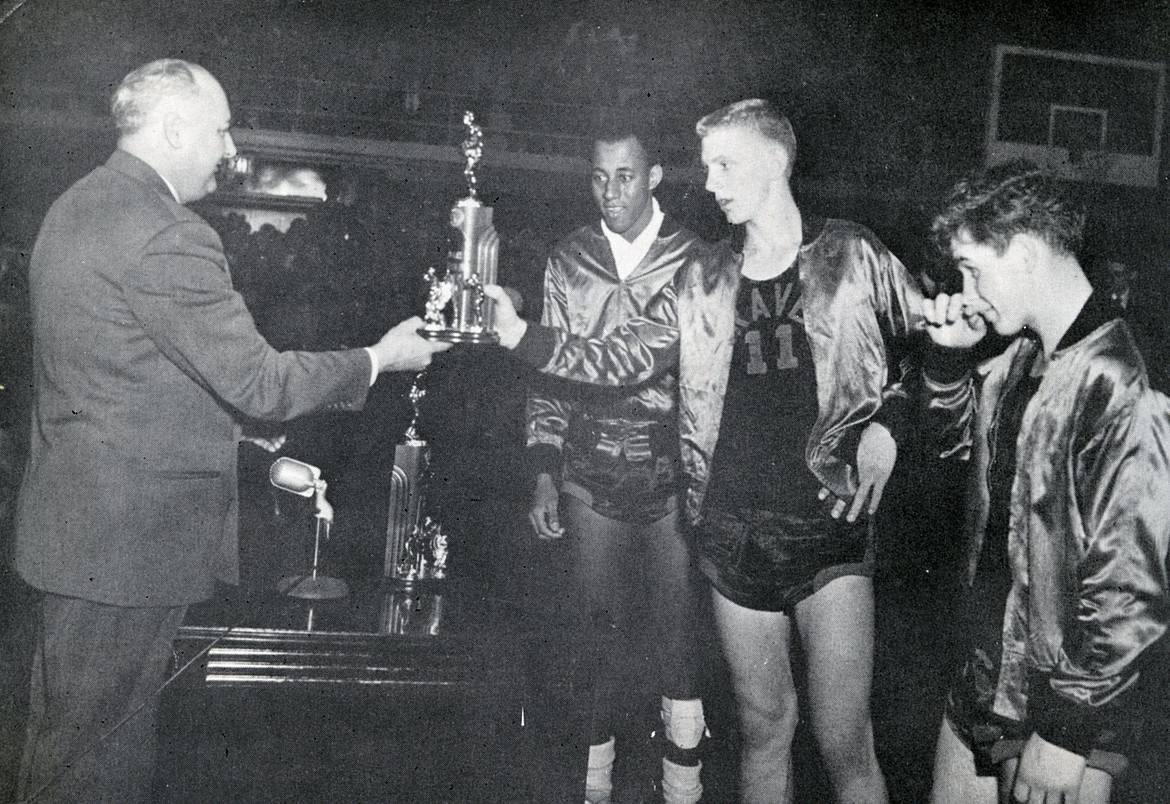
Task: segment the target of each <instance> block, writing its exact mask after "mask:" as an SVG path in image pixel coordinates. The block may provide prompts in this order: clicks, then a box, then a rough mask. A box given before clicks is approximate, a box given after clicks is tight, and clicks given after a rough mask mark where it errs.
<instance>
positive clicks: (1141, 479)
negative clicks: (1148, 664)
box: [924, 319, 1170, 755]
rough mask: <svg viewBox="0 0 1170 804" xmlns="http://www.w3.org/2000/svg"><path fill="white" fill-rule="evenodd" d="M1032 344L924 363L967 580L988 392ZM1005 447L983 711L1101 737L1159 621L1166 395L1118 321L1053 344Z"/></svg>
mask: <svg viewBox="0 0 1170 804" xmlns="http://www.w3.org/2000/svg"><path fill="white" fill-rule="evenodd" d="M1066 339H1067V336H1066ZM1038 348H1039V347H1038V345H1037V343H1036V342H1035V341H1034V340H1032V339H1031V338H1028V337H1021V338H1018V339H1017V340H1016V341H1014V342H1013V343H1012V344H1011V346H1009V347H1008V349H1007V350H1006V351H1005V352H1004V353H1003V354H1000V355H998V356H996V357H994V358H991V359H990V360H988V361H986V362H985V363H983V364H982V365H980V366H979V367H978V368H977V369H976V370H975V371H974V372H968V373H966V374H965V376H962V377H961V378H959V379H956V380H954V381H952V382H944V381H939V380H938V379H937V378H932V376H931V372H930V370H929V368H928V370H927V372H925V376H924V385H925V389H926V391H927V393H928V396H927V406H928V407H927V416H928V419H929V420H930V424H932V425H933V427H934V430H935V432H936V433H938V434H939V435H940V437H941V439H942V441H941V442H940V447H941V448H942V453H943V455H944V457H946V456H948V455H950V456H957V457H960V458H966V459H968V460H970V462H971V471H970V473H969V483H970V487H969V489H968V495H967V497H968V503H967V505H968V512H967V521H966V538H967V546H968V550H967V558H968V561H967V576H966V581H967V583H968V584H971V583H973V582H974V579H975V571H976V568H977V566H978V561H979V555H980V551H981V548H982V545H983V540H984V535H985V529H986V527H987V522H988V513H989V499H990V496H989V487H988V469H989V466H990V465H991V463H992V460H993V458H994V456H993V455H992V451H993V449H994V436H993V434H992V428H993V427H994V422H995V421H996V416H997V414H998V412H999V411H998V408H999V404H1000V400H1002V399H1003V398H1004V395H1005V393H1006V392H1007V391H1008V390H1009V389H1010V388H1011V387H1012V386H1013V385H1014V384H1015V383H1016V382H1017V381H1018V380H1019V379H1020V378H1021V377H1022V376H1023V375H1024V374H1025V373H1026V372H1028V371H1029V369H1030V367H1031V365H1032V363H1033V360H1034V358H1035V357H1036V353H1037V351H1038ZM1016 456H1017V457H1016V469H1015V477H1014V480H1013V484H1012V491H1011V504H1010V512H1009V525H1008V555H1009V559H1010V562H1011V567H1012V575H1013V577H1012V588H1011V591H1010V592H1009V595H1008V600H1007V606H1006V610H1005V613H1004V623H1003V650H1002V658H1001V665H1000V671H999V677H998V681H997V682H996V684H997V686H996V689H995V697H994V703H993V704H992V710H993V711H994V712H995V713H996V714H998V715H1001V716H1003V717H1007V718H1011V719H1014V720H1018V721H1025V720H1026V721H1028V722H1030V723H1031V724H1032V727H1033V728H1034V729H1035V731H1036V732H1037V733H1038V734H1039V735H1040V736H1041V737H1043V738H1044V739H1045V740H1048V741H1049V742H1052V743H1054V744H1056V745H1061V746H1063V747H1065V748H1068V749H1069V750H1072V751H1077V752H1079V753H1083V754H1085V755H1087V754H1088V753H1089V751H1091V750H1092V748H1094V747H1106V746H1107V743H1108V740H1109V739H1111V738H1110V737H1109V732H1111V731H1113V730H1114V728H1115V726H1116V724H1117V722H1118V721H1117V720H1116V719H1115V718H1116V716H1117V715H1118V714H1119V712H1120V711H1121V706H1122V705H1123V704H1124V700H1123V699H1124V698H1125V695H1124V693H1125V692H1126V691H1127V690H1129V689H1131V688H1132V687H1134V686H1135V685H1136V684H1137V682H1138V680H1139V676H1140V675H1141V668H1142V661H1141V659H1142V656H1143V653H1144V652H1145V651H1146V649H1147V648H1149V647H1150V646H1151V645H1153V644H1154V643H1155V642H1156V641H1157V640H1158V639H1159V637H1161V636H1162V634H1163V633H1164V632H1165V631H1166V626H1167V622H1168V620H1170V596H1168V593H1167V569H1166V559H1167V547H1168V543H1170V400H1167V399H1166V397H1164V396H1162V395H1161V394H1159V393H1157V392H1156V391H1152V390H1151V389H1150V387H1149V383H1148V380H1147V377H1146V369H1145V365H1144V363H1143V361H1142V358H1141V356H1140V355H1139V353H1138V350H1137V347H1136V346H1135V343H1134V340H1133V337H1132V335H1131V333H1130V330H1129V327H1128V326H1127V325H1126V324H1125V323H1124V322H1122V321H1121V320H1119V319H1112V320H1108V321H1107V323H1103V324H1100V325H1099V326H1097V327H1096V328H1095V329H1092V330H1090V331H1089V332H1088V334H1086V335H1085V337H1082V338H1081V339H1079V340H1077V341H1076V342H1074V343H1071V344H1068V345H1065V344H1064V342H1062V344H1061V346H1060V347H1058V349H1057V350H1056V351H1055V352H1054V353H1053V355H1052V357H1051V358H1050V360H1049V362H1048V364H1047V366H1046V367H1045V368H1044V374H1043V378H1042V379H1041V382H1040V386H1039V388H1038V389H1037V391H1036V393H1035V395H1034V396H1033V397H1032V399H1031V401H1030V402H1029V403H1028V405H1027V408H1026V409H1025V411H1024V417H1023V421H1022V423H1021V426H1020V433H1019V436H1018V438H1017V447H1016ZM1102 740H1104V741H1105V742H1102Z"/></svg>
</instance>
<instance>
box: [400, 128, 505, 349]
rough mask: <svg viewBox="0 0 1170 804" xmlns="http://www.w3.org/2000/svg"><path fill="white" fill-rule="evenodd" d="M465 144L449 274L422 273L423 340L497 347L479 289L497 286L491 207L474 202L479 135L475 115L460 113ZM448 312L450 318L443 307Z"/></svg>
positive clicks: (496, 240) (487, 304)
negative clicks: (424, 289) (424, 301)
mask: <svg viewBox="0 0 1170 804" xmlns="http://www.w3.org/2000/svg"><path fill="white" fill-rule="evenodd" d="M463 125H464V127H465V128H466V129H467V139H465V140H464V141H463V157H464V162H465V165H464V168H463V177H464V178H465V179H466V180H467V197H466V198H464V199H462V200H460V201H458V202H457V203H456V204H455V206H453V207H451V227H452V228H453V229H454V230H455V232H454V233H453V234H452V237H451V247H450V248H449V249H448V251H447V273H446V276H444V277H443V278H442V279H440V278H439V276H438V274H437V273H436V272H435V269H434V268H431V269H429V270H428V271H427V273H426V279H427V282H428V284H429V285H430V290H429V292H428V294H427V307H426V314H425V316H424V323H423V326H422V327H421V328H419V334H420V335H422V336H423V337H424V338H429V339H430V340H437V341H448V342H450V343H499V340H500V336H499V335H497V334H496V332H495V331H494V330H493V329H492V304H493V302H492V300H491V299H489V298H487V297H486V296H484V293H483V286H484V285H488V284H494V283H495V281H496V260H497V258H498V256H499V250H500V239H499V237H498V236H497V235H496V230H495V227H493V226H492V208H491V207H485V206H484V205H483V204H482V203H481V202H480V200H479V199H478V198H477V197H476V196H477V193H478V190H477V184H478V180H477V179H476V176H475V166H476V164H478V163H479V160H480V159H481V158H482V157H483V130H482V129H480V127H479V126H477V125H475V115H473V114H472V113H471V112H464V113H463ZM447 307H450V308H451V309H450V313H449V314H448V313H447V312H446V308H447Z"/></svg>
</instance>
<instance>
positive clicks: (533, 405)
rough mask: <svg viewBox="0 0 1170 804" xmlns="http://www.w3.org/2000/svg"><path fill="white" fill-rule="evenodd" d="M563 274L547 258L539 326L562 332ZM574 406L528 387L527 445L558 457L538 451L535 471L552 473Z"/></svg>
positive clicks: (565, 310) (565, 325) (565, 316)
mask: <svg viewBox="0 0 1170 804" xmlns="http://www.w3.org/2000/svg"><path fill="white" fill-rule="evenodd" d="M565 281H566V279H565V271H564V267H563V266H562V265H561V263H560V262H559V261H558V260H556V259H549V261H548V265H547V266H546V268H545V272H544V307H543V312H542V313H541V323H542V324H543V325H544V326H546V327H551V328H555V329H559V330H563V331H566V332H567V331H568V329H569V301H568V294H567V293H566V291H565ZM574 408H575V405H574V404H573V402H572V401H571V400H569V399H565V398H564V397H562V396H556V395H554V394H552V393H549V389H547V388H545V387H543V386H542V385H541V384H540V383H538V382H536V383H532V384H530V385H529V388H528V403H527V406H526V411H525V412H526V421H527V427H526V430H527V433H526V434H527V444H528V447H529V448H536V447H537V446H538V445H543V446H545V447H549V448H552V449H555V450H556V452H557V453H558V455H557V456H554V455H551V454H550V453H548V451H547V450H539V452H541V453H543V457H542V459H541V460H540V461H538V462H537V463H538V466H537V471H548V472H549V473H550V474H551V473H554V472H555V468H556V467H555V466H554V465H553V464H555V463H557V460H556V458H557V457H558V456H559V453H561V452H562V451H563V449H564V438H565V432H566V431H567V430H568V427H569V422H570V421H571V419H572V417H573V413H574Z"/></svg>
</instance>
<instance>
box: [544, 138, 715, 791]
mask: <svg viewBox="0 0 1170 804" xmlns="http://www.w3.org/2000/svg"><path fill="white" fill-rule="evenodd" d="M623 125H624V126H625V127H623ZM661 180H662V167H661V165H660V164H659V162H658V156H657V153H656V149H655V146H654V141H653V139H652V137H651V136H650V135H648V134H647V133H646V132H644V131H640V130H638V129H636V128H635V127H634V126H632V125H627V124H622V125H618V126H616V127H611V128H609V129H605V130H599V131H598V132H597V135H596V137H595V141H594V144H593V152H592V172H591V179H590V181H591V185H592V190H593V199H594V201H595V202H596V203H597V207H598V210H599V211H600V212H601V219H600V220H598V221H596V222H594V223H592V224H589V225H587V226H583V227H581V228H580V229H577V230H576V231H574V232H573V233H572V234H570V235H569V236H567V237H566V238H564V239H563V240H562V241H561V242H560V243H558V244H557V245H556V247H555V248H554V249H553V251H552V254H551V256H550V257H549V260H548V266H547V269H546V272H545V282H544V311H543V318H542V321H543V323H544V324H546V325H548V326H554V327H558V328H560V329H564V330H567V331H569V332H572V333H574V334H576V335H580V336H583V337H604V336H605V335H607V334H608V333H610V332H611V331H613V330H614V329H616V328H618V327H619V326H620V325H622V324H623V323H625V322H627V321H629V320H630V319H633V318H636V317H638V316H639V315H641V314H642V313H643V312H644V311H645V308H646V305H647V303H648V302H649V301H650V300H651V299H653V298H654V297H655V295H656V294H658V292H659V291H660V290H662V288H663V287H664V286H665V285H668V284H670V282H671V281H672V280H673V279H674V275H675V272H676V271H677V270H678V268H679V266H680V265H682V264H683V262H684V261H685V260H686V259H687V257H688V256H689V255H690V254H691V252H692V250H693V249H694V248H695V246H696V245H698V244H699V243H700V241H699V240H698V238H697V237H696V236H695V235H694V234H692V233H691V232H689V231H687V230H686V229H684V228H683V227H681V226H679V224H678V223H677V222H675V221H674V220H673V219H672V218H671V217H670V216H668V215H666V214H664V213H663V212H662V210H661V209H660V208H659V206H658V202H657V201H656V200H655V198H654V195H653V193H654V189H655V187H657V186H658V183H659V182H660V181H661ZM677 396H678V394H677V380H676V379H675V376H674V374H673V373H667V374H665V375H663V376H660V377H657V378H656V379H654V380H651V381H650V382H648V383H646V384H643V385H641V386H638V387H637V388H633V389H630V388H626V389H606V388H590V387H587V386H584V385H579V386H573V387H570V386H568V385H564V384H562V385H559V386H551V387H550V386H549V385H548V382H547V381H546V382H544V384H543V385H542V384H541V383H540V382H537V383H534V387H533V389H532V391H531V392H530V394H529V399H528V451H529V455H530V458H531V463H532V466H533V472H534V474H535V476H536V485H535V490H534V492H533V500H532V508H531V512H530V515H529V518H530V521H531V523H532V526H533V529H534V530H535V531H536V534H537V536H538V537H540V538H541V539H542V540H562V539H563V542H562V543H561V544H560V545H557V546H555V547H552V548H551V549H553V550H558V551H562V552H564V553H566V554H567V561H568V564H569V573H568V576H569V580H568V583H569V584H571V586H572V589H571V590H566V591H568V592H569V595H570V599H571V601H572V602H571V603H570V609H572V610H573V611H574V612H575V615H574V616H575V618H576V620H577V622H578V624H579V628H580V639H579V640H578V641H577V644H578V648H579V649H581V650H580V652H581V656H582V659H583V660H584V661H585V662H586V670H587V675H588V676H589V686H590V687H591V690H592V691H591V695H590V700H589V701H588V703H587V704H586V709H587V716H588V721H589V722H588V726H587V728H588V731H589V746H590V747H589V760H588V771H587V778H586V784H585V797H586V800H587V801H589V802H595V803H596V804H602V802H608V801H609V800H610V795H611V791H612V788H613V784H612V768H613V763H614V757H615V739H614V725H615V723H614V721H615V716H616V715H617V713H618V711H619V710H618V704H619V703H620V701H621V690H620V688H619V684H618V676H619V673H620V661H619V657H620V643H619V640H620V639H621V638H623V636H624V634H625V632H626V630H627V628H628V627H629V626H630V625H631V620H633V619H635V618H637V619H642V618H646V619H648V621H649V625H650V633H651V634H652V639H653V646H652V648H651V655H652V656H653V658H654V667H655V672H656V674H657V679H656V683H657V687H658V690H659V691H660V694H661V696H662V702H661V716H662V720H663V733H664V738H665V743H664V749H665V750H664V756H663V760H662V773H663V776H662V787H663V794H664V796H665V801H666V802H668V804H673V803H676V802H677V803H678V804H682V803H683V802H696V801H698V800H699V797H700V796H701V794H702V785H701V784H700V782H699V770H700V767H701V763H700V762H699V759H698V755H697V750H696V749H697V748H698V745H699V740H700V738H701V736H702V735H703V732H704V730H705V724H704V719H703V706H702V701H701V700H699V695H698V689H697V685H696V679H695V672H694V648H693V647H692V644H691V638H690V630H691V627H692V622H693V619H694V611H695V606H694V602H695V601H694V594H695V592H694V588H693V584H692V581H691V565H690V555H689V552H688V550H687V546H686V543H685V542H684V540H683V537H682V536H681V534H680V530H679V512H678V497H677V488H678V481H677V477H678V473H677V472H678V470H677V461H678V425H677V423H676V421H675V415H676V406H677ZM642 612H644V613H642Z"/></svg>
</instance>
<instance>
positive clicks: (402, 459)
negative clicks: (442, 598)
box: [382, 369, 447, 582]
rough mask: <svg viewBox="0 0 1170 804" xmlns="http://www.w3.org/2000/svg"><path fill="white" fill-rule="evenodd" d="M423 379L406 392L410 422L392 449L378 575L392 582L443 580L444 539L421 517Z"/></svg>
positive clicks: (426, 460)
mask: <svg viewBox="0 0 1170 804" xmlns="http://www.w3.org/2000/svg"><path fill="white" fill-rule="evenodd" d="M425 373H426V371H425V369H424V370H423V371H422V372H420V373H419V375H418V376H417V377H416V378H415V380H414V385H413V386H412V387H411V389H410V404H411V406H412V407H413V408H414V418H413V419H412V420H411V422H410V427H408V428H407V429H406V436H405V443H403V444H398V445H397V446H395V447H394V469H393V474H392V475H391V477H390V514H389V518H388V520H387V524H386V552H385V565H384V568H383V572H382V575H383V577H384V578H386V579H388V580H393V581H407V582H410V581H418V580H425V579H431V578H433V579H440V578H444V577H446V575H447V536H446V534H444V533H443V529H442V528H441V527H440V526H439V524H438V523H437V522H435V521H434V520H433V519H431V518H430V517H429V516H425V515H424V513H423V511H424V510H425V499H426V493H425V492H426V488H425V486H426V483H425V480H426V473H427V469H428V467H429V466H430V450H429V448H428V447H427V442H426V440H425V439H423V438H422V437H420V436H419V433H418V406H419V403H420V402H422V400H423V397H425V396H426V391H425V390H424V389H423V388H422V387H421V385H420V383H421V380H422V377H423V375H424V374H425Z"/></svg>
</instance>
